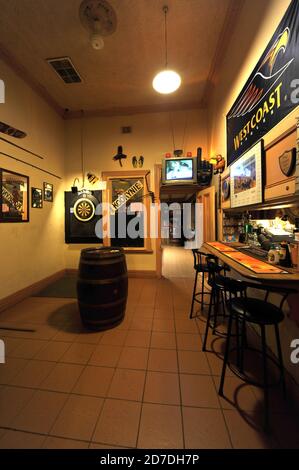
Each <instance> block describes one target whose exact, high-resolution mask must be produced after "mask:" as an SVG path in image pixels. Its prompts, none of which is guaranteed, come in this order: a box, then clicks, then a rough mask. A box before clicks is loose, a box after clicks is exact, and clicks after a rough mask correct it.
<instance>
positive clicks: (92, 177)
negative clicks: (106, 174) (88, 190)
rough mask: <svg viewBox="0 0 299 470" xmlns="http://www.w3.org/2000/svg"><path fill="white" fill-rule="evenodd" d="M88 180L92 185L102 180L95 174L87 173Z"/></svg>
mask: <svg viewBox="0 0 299 470" xmlns="http://www.w3.org/2000/svg"><path fill="white" fill-rule="evenodd" d="M87 179H88V181H89V182H90V184H96V183H97V182H98V181H100V178H99V177H98V176H97V175H95V174H94V173H87Z"/></svg>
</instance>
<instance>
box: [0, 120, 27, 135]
mask: <svg viewBox="0 0 299 470" xmlns="http://www.w3.org/2000/svg"><path fill="white" fill-rule="evenodd" d="M0 132H2V133H3V134H6V135H10V136H11V137H15V138H16V139H23V138H24V137H26V135H27V134H26V132H24V131H20V129H16V128H15V127H12V126H10V125H9V124H6V123H5V122H0Z"/></svg>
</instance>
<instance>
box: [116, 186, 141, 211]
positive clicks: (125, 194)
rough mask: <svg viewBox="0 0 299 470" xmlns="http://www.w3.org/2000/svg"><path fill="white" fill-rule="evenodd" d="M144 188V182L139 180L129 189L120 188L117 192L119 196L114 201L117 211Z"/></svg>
mask: <svg viewBox="0 0 299 470" xmlns="http://www.w3.org/2000/svg"><path fill="white" fill-rule="evenodd" d="M142 189H143V183H142V182H141V181H140V180H138V181H136V182H135V183H134V184H132V185H131V186H130V187H129V188H128V189H126V190H125V189H119V191H118V192H117V198H116V199H115V200H114V201H113V202H112V207H113V209H114V210H115V211H118V210H119V209H120V208H121V207H122V206H123V205H125V204H126V203H127V202H128V201H129V200H130V199H132V198H133V197H134V196H136V194H137V193H139V191H141V190H142Z"/></svg>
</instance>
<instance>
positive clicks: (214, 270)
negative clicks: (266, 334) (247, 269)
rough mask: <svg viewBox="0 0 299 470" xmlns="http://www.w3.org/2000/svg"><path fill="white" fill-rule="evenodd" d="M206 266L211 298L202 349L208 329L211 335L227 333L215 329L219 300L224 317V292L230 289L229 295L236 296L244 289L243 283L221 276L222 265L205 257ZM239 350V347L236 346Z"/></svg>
mask: <svg viewBox="0 0 299 470" xmlns="http://www.w3.org/2000/svg"><path fill="white" fill-rule="evenodd" d="M207 267H208V285H209V286H210V287H211V289H212V290H211V298H210V305H209V311H208V317H207V323H206V328H205V334H204V339H203V345H202V350H203V351H206V349H207V339H208V334H209V329H210V328H211V329H212V330H213V335H215V334H216V335H218V336H221V337H226V336H227V333H225V332H219V331H218V330H217V319H218V314H219V306H220V301H221V304H222V315H223V317H226V311H225V304H226V301H225V295H226V294H225V292H226V290H227V289H228V286H229V289H230V293H231V295H234V297H237V296H238V295H241V294H242V293H243V292H244V291H245V287H244V285H243V284H242V283H241V282H240V281H238V280H235V279H231V278H229V277H227V276H222V275H221V274H220V273H221V271H222V270H223V267H221V266H219V265H218V264H217V263H216V262H215V260H214V259H207ZM226 270H227V268H226V267H224V273H225V274H226ZM235 336H236V337H237V341H239V325H238V322H236V335H235ZM244 338H246V332H244ZM238 352H239V348H238Z"/></svg>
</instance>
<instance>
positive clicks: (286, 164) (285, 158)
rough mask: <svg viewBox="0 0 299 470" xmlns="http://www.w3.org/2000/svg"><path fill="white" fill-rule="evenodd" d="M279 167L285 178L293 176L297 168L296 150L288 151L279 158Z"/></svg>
mask: <svg viewBox="0 0 299 470" xmlns="http://www.w3.org/2000/svg"><path fill="white" fill-rule="evenodd" d="M279 166H280V169H281V171H282V173H283V174H284V175H285V176H291V174H292V173H293V172H294V170H295V166H296V148H295V147H294V148H292V149H291V150H287V151H286V152H284V154H282V155H281V156H280V157H279Z"/></svg>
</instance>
